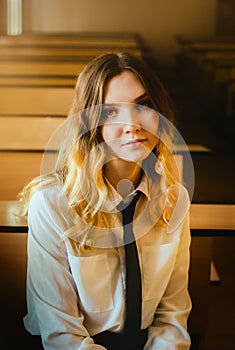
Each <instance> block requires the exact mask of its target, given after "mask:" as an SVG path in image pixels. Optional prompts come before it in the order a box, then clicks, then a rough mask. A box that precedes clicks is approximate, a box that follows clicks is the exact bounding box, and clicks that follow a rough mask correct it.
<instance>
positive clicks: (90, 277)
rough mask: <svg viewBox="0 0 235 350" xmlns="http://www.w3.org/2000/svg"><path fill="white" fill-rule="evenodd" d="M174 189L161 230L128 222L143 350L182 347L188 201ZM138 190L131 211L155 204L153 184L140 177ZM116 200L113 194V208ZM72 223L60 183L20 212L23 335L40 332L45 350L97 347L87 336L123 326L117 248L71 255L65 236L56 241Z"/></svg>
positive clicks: (121, 263) (187, 304)
mask: <svg viewBox="0 0 235 350" xmlns="http://www.w3.org/2000/svg"><path fill="white" fill-rule="evenodd" d="M178 188H180V193H181V195H180V196H179V200H178V202H177V205H176V209H175V211H174V213H175V215H174V214H173V215H172V218H173V220H172V223H171V222H170V225H168V227H163V228H158V229H156V228H155V227H154V226H153V225H150V224H149V222H147V221H146V220H148V219H146V220H145V219H144V218H143V217H142V219H143V220H140V221H138V220H135V221H134V224H133V227H134V233H135V235H136V236H138V239H137V249H138V254H139V260H140V269H141V274H142V324H141V329H145V328H148V340H147V343H146V345H145V347H144V350H150V349H151V350H155V349H156V350H157V349H160V350H173V349H178V350H186V349H189V348H190V337H189V334H188V332H187V319H188V316H189V313H190V311H191V300H190V296H189V294H188V269H189V246H190V229H189V215H188V210H187V209H188V208H189V199H188V195H187V191H186V190H185V189H184V187H182V186H180V185H179V186H178ZM138 189H139V190H140V191H141V192H142V194H141V197H140V199H139V201H138V203H137V207H136V212H135V215H136V216H138V215H139V213H140V212H142V211H143V208H144V207H145V205H146V203H147V205H148V204H151V205H152V204H154V205H155V203H156V202H157V198H158V194H159V186H154V185H153V184H151V183H150V184H149V183H148V181H146V179H143V181H142V182H141V183H140V185H139V187H138ZM114 192H115V191H114ZM113 195H114V196H115V193H113ZM120 200H121V198H118V195H117V196H116V202H115V205H117V204H118V202H120ZM110 203H111V202H110ZM110 203H109V205H110ZM156 205H157V203H156ZM186 212H187V215H186V216H185V214H186ZM147 218H148V216H147ZM117 219H120V218H118V214H117ZM74 223H75V221H74V215H73V214H72V211H71V210H70V208H69V206H68V203H67V200H66V198H65V196H64V195H63V193H62V190H61V187H60V185H53V186H50V187H46V188H44V189H43V190H40V191H38V192H36V193H35V194H34V195H33V197H32V199H31V201H30V206H29V213H28V226H29V232H28V271H27V308H28V311H27V315H26V316H25V317H24V324H25V327H26V329H27V330H28V331H29V332H30V333H31V334H33V335H41V338H42V342H43V346H44V348H45V349H46V350H57V349H60V350H78V349H79V350H95V349H97V350H98V349H105V348H104V347H103V346H101V345H98V344H94V341H93V339H92V338H91V336H92V335H95V334H97V333H100V332H103V331H105V330H110V331H112V332H121V331H122V327H123V325H124V311H125V310H124V306H125V251H124V247H123V246H121V245H120V246H119V245H117V246H115V247H113V248H112V247H109V248H97V249H96V250H94V251H91V252H90V253H88V254H84V255H81V254H77V253H76V252H75V251H74V250H73V248H72V246H71V245H70V244H69V240H67V239H65V241H61V239H60V238H61V237H62V235H63V234H64V233H65V232H67V231H68V230H71V228H73V227H76V229H77V227H78V225H76V226H74ZM169 227H170V230H169ZM120 230H121V231H122V227H120ZM120 230H119V231H120ZM119 234H120V232H119ZM117 236H118V235H117Z"/></svg>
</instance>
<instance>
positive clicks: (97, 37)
mask: <svg viewBox="0 0 235 350" xmlns="http://www.w3.org/2000/svg"><path fill="white" fill-rule="evenodd" d="M0 45H4V46H9V47H10V46H15V45H20V46H45V45H50V46H69V47H73V46H75V47H95V48H97V47H98V48H102V49H103V48H108V49H110V48H120V49H125V48H128V49H131V48H134V49H136V48H137V49H139V48H141V49H144V48H145V45H144V43H143V39H142V37H141V36H140V34H139V33H124V32H123V33H120V32H53V33H52V32H51V33H50V32H49V33H48V32H46V33H42V32H40V33H36V32H34V33H26V32H24V33H23V34H21V35H19V36H17V37H15V36H1V37H0Z"/></svg>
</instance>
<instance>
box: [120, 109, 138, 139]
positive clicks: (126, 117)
mask: <svg viewBox="0 0 235 350" xmlns="http://www.w3.org/2000/svg"><path fill="white" fill-rule="evenodd" d="M140 130H141V125H140V121H139V118H138V116H137V115H136V113H135V111H134V110H133V108H131V107H129V108H126V109H125V112H124V113H123V131H124V133H127V134H129V133H137V132H138V131H140Z"/></svg>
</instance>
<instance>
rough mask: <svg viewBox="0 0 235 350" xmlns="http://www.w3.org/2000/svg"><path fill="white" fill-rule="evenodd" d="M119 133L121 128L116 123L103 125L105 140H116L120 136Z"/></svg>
mask: <svg viewBox="0 0 235 350" xmlns="http://www.w3.org/2000/svg"><path fill="white" fill-rule="evenodd" d="M119 134H120V131H119V128H118V127H117V126H115V125H103V126H102V128H101V135H102V137H103V140H104V142H108V141H110V140H115V139H116V138H118V137H119Z"/></svg>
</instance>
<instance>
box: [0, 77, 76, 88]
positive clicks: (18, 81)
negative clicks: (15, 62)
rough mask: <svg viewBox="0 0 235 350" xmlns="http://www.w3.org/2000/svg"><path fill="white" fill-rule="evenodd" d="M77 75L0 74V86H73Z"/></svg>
mask: <svg viewBox="0 0 235 350" xmlns="http://www.w3.org/2000/svg"><path fill="white" fill-rule="evenodd" d="M76 79H77V77H76V76H75V75H74V76H72V77H67V76H63V77H62V76H58V77H53V76H43V75H42V76H17V77H16V76H3V77H2V76H0V86H4V87H9V86H21V87H22V86H25V87H27V86H31V87H32V86H37V87H38V86H44V87H46V86H56V87H59V86H62V87H65V86H66V87H71V88H74V86H75V83H76Z"/></svg>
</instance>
